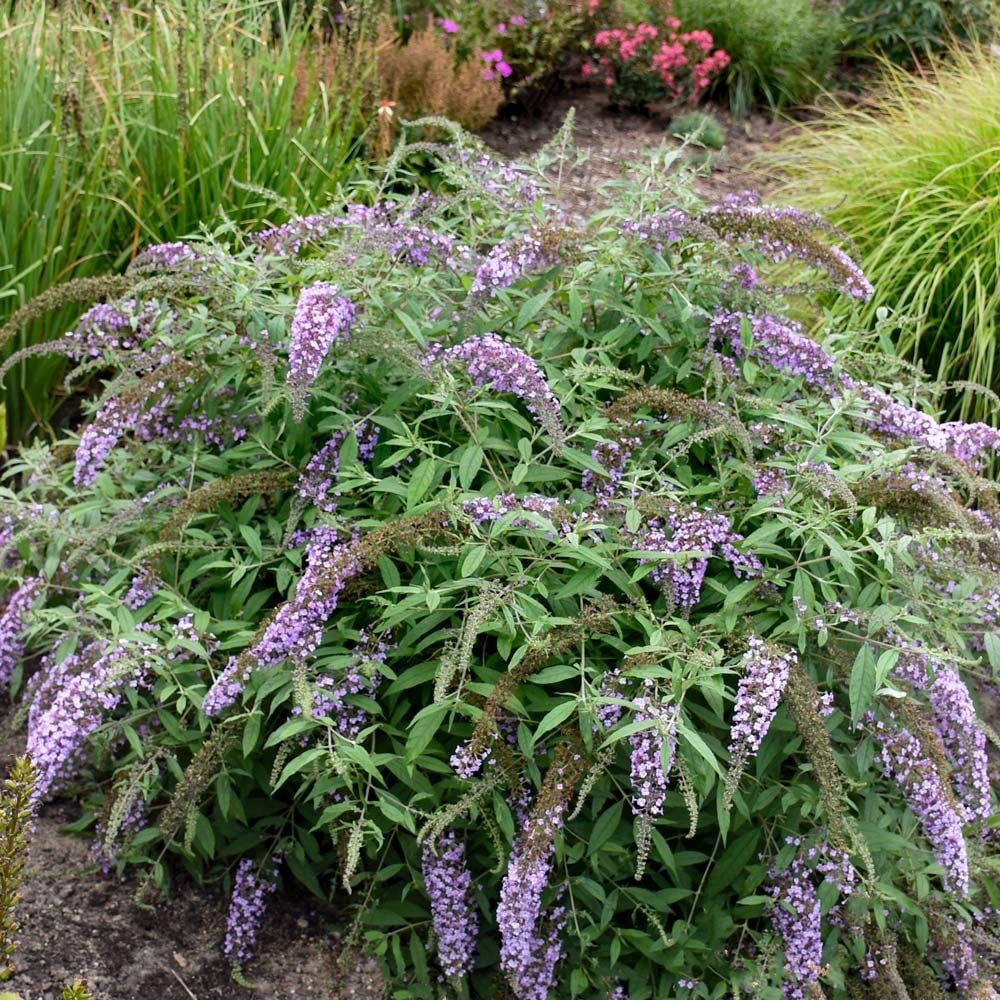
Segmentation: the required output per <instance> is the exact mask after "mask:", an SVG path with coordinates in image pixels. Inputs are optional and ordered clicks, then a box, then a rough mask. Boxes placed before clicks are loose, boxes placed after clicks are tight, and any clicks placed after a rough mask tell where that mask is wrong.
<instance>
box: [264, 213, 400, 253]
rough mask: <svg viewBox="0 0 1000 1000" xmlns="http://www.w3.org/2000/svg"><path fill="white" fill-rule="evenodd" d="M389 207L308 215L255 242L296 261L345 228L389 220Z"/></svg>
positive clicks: (276, 228)
mask: <svg viewBox="0 0 1000 1000" xmlns="http://www.w3.org/2000/svg"><path fill="white" fill-rule="evenodd" d="M385 213H386V208H385V206H374V207H373V206H371V205H357V204H352V205H348V207H347V211H346V212H340V213H336V214H334V213H332V212H322V213H317V214H315V215H305V216H302V217H300V218H298V219H292V220H291V221H290V222H286V223H284V225H281V226H272V227H271V228H269V229H264V230H262V231H261V232H259V233H254V234H253V236H251V240H252V241H253V242H254V243H256V244H257V245H258V246H259V247H260V248H261V249H262V250H263V251H264V252H266V253H270V254H274V255H276V256H279V257H296V256H298V254H299V253H301V251H302V248H303V247H305V246H308V245H309V244H312V243H320V242H322V241H323V240H326V239H328V238H329V237H330V236H331V235H332V234H333V233H334V232H336V231H337V230H338V229H342V228H350V227H361V228H367V227H369V226H372V225H374V224H375V223H376V222H378V221H380V220H382V219H383V218H384V217H385Z"/></svg>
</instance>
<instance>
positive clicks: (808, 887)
mask: <svg viewBox="0 0 1000 1000" xmlns="http://www.w3.org/2000/svg"><path fill="white" fill-rule="evenodd" d="M765 891H766V892H767V893H768V894H769V895H770V896H773V897H774V900H775V902H776V903H777V904H778V905H776V906H775V907H774V909H773V910H772V911H771V924H772V926H773V927H774V929H775V931H776V932H777V933H778V935H779V936H780V938H781V940H782V943H783V945H784V948H785V974H786V980H785V983H784V985H783V987H782V996H783V997H784V998H785V1000H807V998H808V997H809V996H811V989H810V988H811V987H812V985H813V984H814V983H816V982H818V981H819V977H820V974H821V971H822V968H823V936H822V933H821V912H822V911H821V909H820V901H819V896H818V895H817V894H816V887H815V885H814V884H813V877H812V871H811V869H810V868H809V866H808V865H807V864H806V862H805V860H804V859H803V858H801V857H795V858H794V859H793V861H792V863H791V864H790V865H789V866H788V868H786V869H785V870H784V871H783V872H781V873H777V872H773V871H772V872H771V873H770V883H769V884H768V885H766V886H765Z"/></svg>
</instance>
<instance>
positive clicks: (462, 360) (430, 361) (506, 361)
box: [424, 333, 563, 442]
mask: <svg viewBox="0 0 1000 1000" xmlns="http://www.w3.org/2000/svg"><path fill="white" fill-rule="evenodd" d="M424 364H425V367H430V366H431V365H434V364H440V365H442V366H443V367H445V368H461V369H463V370H464V371H465V372H467V374H468V375H469V377H470V378H471V379H472V382H473V384H474V385H477V386H482V387H485V388H487V389H489V390H491V391H492V392H509V393H511V395H513V396H516V397H517V398H518V399H520V400H521V401H522V402H523V403H524V405H525V406H526V407H527V408H528V412H529V413H531V414H533V415H534V416H535V417H536V419H537V420H538V421H539V423H541V425H542V426H543V427H544V428H545V429H546V430H547V431H548V432H549V434H550V436H551V437H552V438H553V440H554V441H556V442H561V441H562V439H563V426H562V418H561V416H560V406H559V400H558V399H556V396H555V393H554V392H553V391H552V388H551V386H550V385H549V383H548V380H547V379H546V378H545V374H544V373H543V372H542V369H541V368H540V367H539V365H538V363H537V362H536V361H535V360H534V358H532V357H531V356H530V355H529V354H527V353H525V352H524V351H522V350H521V348H519V347H515V346H514V345H513V344H509V343H508V342H507V341H505V340H504V339H503V338H502V337H500V336H498V335H497V334H495V333H484V334H482V335H481V336H478V337H469V338H467V339H466V340H463V341H462V342H461V343H459V344H455V345H454V346H452V347H447V348H444V349H441V348H440V347H439V346H437V347H435V348H434V349H432V350H431V352H430V353H429V354H428V356H427V358H426V359H425V362H424Z"/></svg>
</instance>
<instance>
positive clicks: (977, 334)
mask: <svg viewBox="0 0 1000 1000" xmlns="http://www.w3.org/2000/svg"><path fill="white" fill-rule="evenodd" d="M775 161H776V162H777V164H778V165H779V166H780V167H781V168H782V169H784V170H785V171H787V173H788V183H787V186H786V187H785V189H784V193H783V197H784V198H786V199H787V200H789V201H790V202H792V203H794V204H796V205H808V206H810V207H812V208H815V209H817V210H819V211H821V212H823V213H824V215H826V217H827V218H829V219H830V220H831V221H833V222H835V223H836V224H837V225H839V226H841V227H842V228H843V229H844V230H846V231H847V232H848V233H849V234H850V236H851V238H852V239H853V240H854V241H855V242H856V243H857V245H858V248H859V251H860V255H861V260H862V262H863V264H864V266H865V270H866V272H867V273H868V276H869V277H870V278H871V280H872V282H873V283H874V285H875V289H876V291H875V295H874V296H873V297H872V299H871V301H870V302H869V303H868V304H867V305H866V306H865V307H864V309H863V310H862V313H861V316H862V318H863V320H864V321H865V322H872V321H874V320H875V319H876V318H877V317H879V316H883V315H885V314H886V313H887V312H888V313H889V314H891V317H892V322H891V324H890V325H889V327H888V329H890V330H891V332H892V334H893V337H894V339H895V340H896V343H897V345H898V350H899V353H900V355H901V356H902V357H904V358H906V359H908V360H911V361H914V362H918V361H919V362H921V363H922V364H923V366H924V367H925V369H926V370H927V371H928V372H929V373H930V374H931V375H932V376H933V377H935V378H936V379H938V380H940V381H944V382H950V383H953V384H954V386H955V388H954V391H953V393H952V394H951V396H950V397H949V406H950V409H951V410H952V411H953V412H954V413H955V414H957V415H960V416H962V417H965V418H969V419H988V420H991V421H996V420H997V419H998V414H1000V408H998V406H997V401H996V398H995V397H993V396H991V395H990V394H989V393H985V392H983V391H981V390H977V389H976V388H975V387H969V386H966V385H965V383H967V382H969V383H974V384H975V386H981V387H985V388H987V389H992V390H994V391H995V390H997V389H1000V353H998V337H1000V268H998V266H997V261H998V260H1000V58H998V56H997V55H996V53H995V52H994V51H992V50H991V49H989V48H983V49H960V50H957V51H955V52H953V53H952V54H951V56H950V58H949V59H948V60H947V61H940V62H937V63H935V64H934V65H933V66H932V67H930V68H929V69H928V70H927V71H926V72H925V73H924V74H922V75H911V74H908V73H905V72H904V71H902V70H900V69H897V68H894V67H892V66H891V65H888V64H886V66H885V75H884V78H883V82H882V86H881V88H880V89H879V90H878V91H877V96H876V99H875V100H874V101H873V102H872V103H871V104H869V105H867V106H866V107H862V108H858V107H840V108H836V109H834V110H833V111H832V112H831V113H830V114H829V115H828V116H826V117H824V118H823V119H822V120H820V121H819V122H816V123H814V124H811V125H809V126H807V127H806V128H805V129H804V131H803V132H802V133H801V134H800V135H798V136H794V137H792V138H790V139H789V140H788V142H787V143H785V144H783V146H782V150H781V152H780V153H779V154H776V156H775ZM831 307H832V308H833V309H834V310H835V311H836V312H840V313H841V314H842V306H841V305H840V304H838V303H832V304H831Z"/></svg>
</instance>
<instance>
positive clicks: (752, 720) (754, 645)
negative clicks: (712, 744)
mask: <svg viewBox="0 0 1000 1000" xmlns="http://www.w3.org/2000/svg"><path fill="white" fill-rule="evenodd" d="M797 662H798V657H797V656H796V655H795V651H794V650H792V649H788V648H784V647H781V646H775V645H773V644H771V643H768V642H765V641H764V640H763V639H761V638H760V636H756V635H754V636H751V637H750V639H749V640H748V642H747V651H746V652H745V653H744V654H743V662H742V673H743V676H742V677H740V683H739V687H738V688H737V691H736V707H735V708H734V709H733V724H732V728H731V729H730V731H729V752H730V753H731V754H732V755H733V757H734V758H735V759H738V760H740V761H746V760H748V759H749V758H750V757H753V756H754V755H755V754H756V753H757V751H758V750H759V749H760V745H761V743H763V741H764V737H765V736H766V735H767V731H768V730H769V729H770V728H771V723H772V722H773V721H774V716H775V714H776V713H777V711H778V706H779V705H780V704H781V696H782V695H783V694H784V693H785V685H786V684H787V683H788V672H789V670H790V669H791V668H792V666H793V665H794V664H795V663H797Z"/></svg>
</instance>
